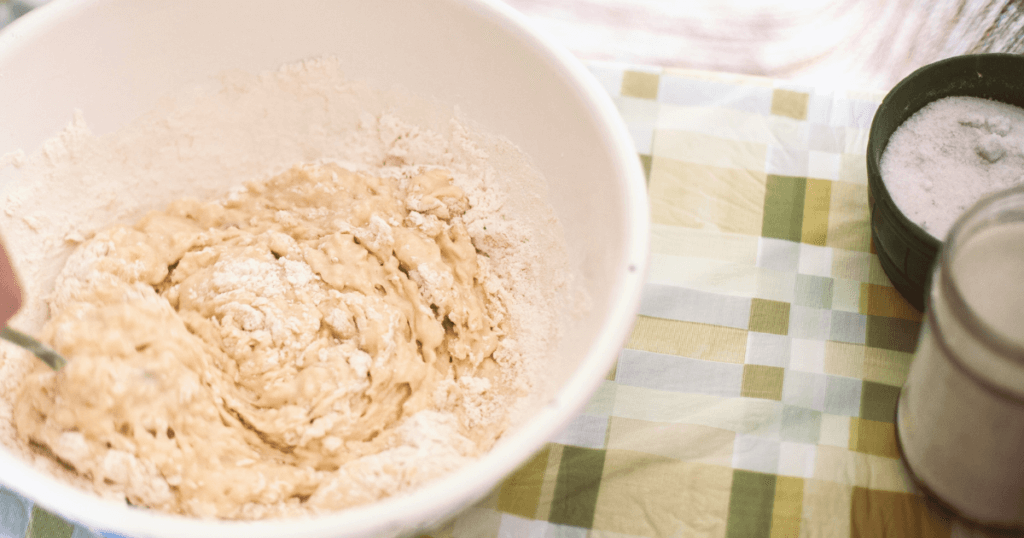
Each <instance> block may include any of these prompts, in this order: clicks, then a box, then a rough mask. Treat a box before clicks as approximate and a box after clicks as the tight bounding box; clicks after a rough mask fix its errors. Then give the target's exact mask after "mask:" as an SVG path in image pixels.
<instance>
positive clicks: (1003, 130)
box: [881, 96, 1024, 240]
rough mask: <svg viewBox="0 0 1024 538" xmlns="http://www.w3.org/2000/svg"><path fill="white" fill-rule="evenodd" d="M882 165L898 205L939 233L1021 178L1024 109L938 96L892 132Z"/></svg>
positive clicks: (1023, 172) (939, 235) (1023, 170)
mask: <svg viewBox="0 0 1024 538" xmlns="http://www.w3.org/2000/svg"><path fill="white" fill-rule="evenodd" d="M881 173H882V180H883V181H884V182H885V184H886V188H887V189H888V191H889V194H890V196H892V199H893V201H894V202H895V203H896V206H897V207H898V208H899V209H900V211H902V212H903V214H904V215H906V216H907V218H909V219H910V220H911V221H913V222H915V223H917V224H918V225H920V226H921V227H922V228H923V229H924V230H925V231H926V232H928V233H930V234H931V235H933V236H935V237H936V238H938V239H940V240H942V239H944V238H945V237H946V235H947V234H948V233H949V229H950V227H952V225H953V222H954V221H955V220H956V219H957V217H959V216H960V215H961V214H962V213H963V212H964V211H966V210H967V208H969V207H970V206H972V205H973V204H974V203H975V202H977V201H978V200H979V199H980V198H982V197H983V196H985V195H986V194H989V193H992V192H995V191H998V190H1002V189H1006V188H1009V187H1012V186H1015V185H1020V184H1022V183H1024V109H1021V108H1019V107H1015V106H1012V105H1008V104H1006V103H1002V102H999V101H992V100H988V99H981V98H978V97H963V96H954V97H946V98H943V99H938V100H936V101H933V102H931V103H929V104H928V105H926V106H925V107H924V108H922V109H921V110H919V111H917V112H916V113H915V114H914V115H913V116H911V117H910V118H909V119H907V121H905V122H904V123H903V124H902V125H900V127H899V128H898V129H896V131H895V132H894V133H893V135H892V137H890V138H889V144H888V145H887V146H886V148H885V152H884V153H883V154H882V162H881Z"/></svg>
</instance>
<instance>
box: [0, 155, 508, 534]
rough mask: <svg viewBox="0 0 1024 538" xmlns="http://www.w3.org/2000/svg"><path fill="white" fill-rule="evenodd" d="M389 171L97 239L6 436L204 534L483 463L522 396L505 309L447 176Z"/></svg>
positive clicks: (66, 293) (205, 207)
mask: <svg viewBox="0 0 1024 538" xmlns="http://www.w3.org/2000/svg"><path fill="white" fill-rule="evenodd" d="M388 172H389V173H388V174H384V175H383V176H378V175H370V174H368V173H357V172H352V171H349V170H346V169H344V168H342V167H340V166H338V165H336V164H329V163H325V164H306V165H300V166H296V167H295V168H293V169H292V170H290V171H288V172H286V173H284V174H282V175H280V176H277V177H275V178H273V179H271V180H270V181H268V182H265V183H253V184H249V185H247V186H246V188H245V189H244V190H240V191H236V192H235V193H233V194H232V196H230V197H229V198H227V199H225V200H222V201H217V202H208V203H202V202H198V201H194V200H181V201H177V202H174V203H172V204H171V205H170V206H169V208H168V209H167V210H166V211H162V212H154V213H151V214H149V215H148V216H146V217H145V218H143V219H142V220H141V221H140V222H139V223H137V224H136V225H134V226H132V227H123V226H118V227H113V228H110V229H108V230H105V231H102V232H100V233H98V234H97V235H96V236H95V237H94V238H92V239H91V240H89V241H88V242H86V243H85V244H84V245H82V247H81V248H79V249H78V250H77V251H76V252H75V254H73V255H72V257H71V259H70V260H69V261H68V264H67V265H66V267H65V269H64V271H63V273H62V274H61V275H60V276H59V277H58V280H57V285H56V289H55V292H54V296H53V299H52V300H51V318H50V320H49V321H48V322H47V324H46V326H45V328H44V330H43V337H44V338H45V339H47V340H49V341H51V342H52V343H53V345H54V346H55V348H56V349H57V350H58V351H59V352H61V353H62V354H64V355H65V356H67V357H68V358H69V359H70V363H69V364H68V366H67V367H66V368H65V369H64V370H63V371H62V372H61V373H60V374H57V375H55V374H54V373H53V372H50V371H47V370H46V368H45V367H38V368H37V369H36V370H35V371H34V372H33V373H32V374H30V375H29V376H28V378H27V382H26V383H25V385H24V387H23V389H22V391H21V395H20V397H19V399H18V401H17V403H16V406H15V424H16V427H17V429H18V431H19V433H20V435H22V436H24V438H25V439H26V440H28V441H30V442H32V443H34V444H36V445H38V446H40V447H45V450H48V451H49V452H51V453H52V454H53V455H54V456H55V457H56V458H57V459H59V461H61V462H63V463H64V464H66V465H68V466H69V467H71V468H73V469H74V471H75V472H76V473H78V474H80V475H83V476H85V477H86V478H89V479H91V480H92V481H93V482H94V483H95V484H96V485H97V487H105V488H107V489H111V488H113V489H123V491H124V494H125V495H126V496H127V499H128V500H129V501H130V502H132V503H134V504H140V505H144V506H149V507H152V508H157V509H160V510H165V511H170V512H177V513H184V514H189V515H196V516H215V517H220V518H252V517H265V516H268V515H275V514H280V513H288V512H289V511H295V510H298V509H300V508H308V509H312V510H314V511H319V510H325V511H326V510H336V509H339V508H343V507H347V506H351V505H355V504H360V503H365V502H369V501H373V500H376V499H377V498H379V497H381V496H382V495H384V494H388V493H392V492H394V491H397V490H400V489H402V488H403V487H406V486H408V485H409V484H415V483H419V482H422V481H423V480H425V479H428V478H431V473H435V474H436V473H438V472H442V471H447V470H451V469H452V468H454V467H456V466H457V465H459V464H462V463H464V462H465V461H466V459H467V458H472V457H475V456H478V455H480V454H481V453H482V452H484V451H486V450H487V449H488V448H490V446H491V445H492V444H493V443H494V441H495V439H496V438H497V437H498V435H499V434H500V433H502V431H503V429H504V428H505V424H506V418H507V417H506V416H505V415H504V413H501V412H500V410H501V409H502V408H504V407H508V406H509V405H510V404H511V402H512V399H513V398H516V397H519V396H522V394H514V393H513V391H510V390H507V389H503V387H506V386H511V385H512V384H511V383H508V382H505V381H503V376H504V377H508V376H510V375H512V374H511V370H510V368H509V362H510V361H512V360H513V355H512V354H511V353H510V352H509V351H508V349H506V347H505V345H504V344H505V341H506V340H505V336H506V334H507V322H506V317H507V310H506V307H505V302H506V301H505V299H504V298H503V297H504V295H505V294H506V291H505V290H504V289H503V287H502V286H501V283H500V282H499V281H498V280H497V279H496V278H494V277H492V275H491V272H490V271H489V264H488V258H487V257H486V256H481V255H478V253H477V251H476V248H475V247H474V246H473V243H472V242H471V240H470V237H469V234H468V232H467V230H466V226H465V224H464V222H463V219H462V216H463V214H464V213H465V211H466V210H467V209H468V208H469V201H468V200H467V197H466V196H465V194H464V193H463V191H462V190H461V189H459V188H458V187H455V186H453V185H452V180H451V176H450V174H449V173H448V172H446V171H445V170H443V169H438V168H430V169H423V168H417V167H403V168H401V169H398V170H390V171H388ZM506 381H507V380H506ZM470 400H479V401H478V402H477V403H474V404H470ZM480 402H483V403H486V404H489V405H488V406H489V412H488V413H481V412H480V411H479V408H480ZM424 443H426V444H432V445H433V447H432V448H431V450H428V451H415V450H411V449H410V446H415V445H421V444H424ZM389 451H390V452H397V453H399V454H400V455H402V456H403V457H400V458H394V457H392V458H389V459H388V461H389V462H390V464H391V465H392V468H380V464H381V458H380V455H381V454H382V453H386V452H389ZM403 451H404V452H403ZM417 454H418V455H419V459H422V458H423V457H428V458H431V459H432V460H434V461H432V462H429V463H430V464H429V465H427V463H428V462H424V461H418V459H417ZM438 462H442V465H440V466H439V465H438ZM381 474H386V475H388V476H390V477H391V481H389V482H387V481H386V482H381V481H380V480H379V477H380V475H381ZM370 478H372V480H370Z"/></svg>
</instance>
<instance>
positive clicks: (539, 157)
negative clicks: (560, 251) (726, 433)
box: [0, 0, 649, 538]
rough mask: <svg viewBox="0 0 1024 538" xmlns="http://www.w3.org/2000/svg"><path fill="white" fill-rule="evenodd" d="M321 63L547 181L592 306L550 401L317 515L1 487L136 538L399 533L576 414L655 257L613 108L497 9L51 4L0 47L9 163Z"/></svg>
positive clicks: (50, 484) (11, 471)
mask: <svg viewBox="0 0 1024 538" xmlns="http://www.w3.org/2000/svg"><path fill="white" fill-rule="evenodd" d="M325 54H329V55H333V56H336V57H337V58H338V59H339V60H340V61H341V64H342V67H343V69H344V70H345V72H346V73H348V74H350V75H351V76H352V77H354V78H359V79H366V80H368V81H370V82H371V83H374V84H376V85H380V86H382V87H391V86H399V87H403V88H407V89H410V90H413V91H415V93H417V94H419V95H420V96H422V97H426V98H432V99H435V100H437V101H438V102H440V103H441V104H442V105H449V106H457V107H459V109H460V110H461V111H462V112H463V113H464V114H465V116H467V117H468V118H470V119H472V120H475V121H476V122H477V123H478V124H479V125H480V127H482V128H483V129H485V130H486V131H488V132H490V133H494V134H498V135H501V136H504V137H506V138H508V139H509V140H510V141H512V142H513V143H514V144H516V145H518V146H519V147H520V148H521V149H522V150H523V151H524V152H525V153H526V154H527V155H528V156H529V157H530V158H531V159H532V162H533V165H534V166H535V167H536V168H537V169H538V170H539V171H540V172H541V173H542V174H544V175H545V176H546V178H547V180H548V182H549V187H550V190H549V192H548V201H549V202H550V204H551V205H552V206H553V208H554V209H555V212H556V213H557V215H558V217H559V218H560V220H561V222H562V224H563V226H564V228H565V234H566V239H567V241H568V243H569V245H570V251H571V252H572V253H573V256H575V257H577V259H579V260H582V263H581V266H582V267H583V284H584V286H585V288H586V290H587V292H589V294H590V297H591V299H592V309H591V310H590V311H589V313H588V314H586V315H585V316H584V317H583V318H582V319H581V320H579V322H576V323H574V324H573V325H572V326H571V327H569V330H568V331H567V334H565V337H564V340H563V342H562V343H561V347H560V350H561V360H562V362H560V363H559V364H555V365H552V368H551V369H550V375H551V376H552V377H553V379H554V380H555V382H556V386H557V387H558V390H557V393H556V394H555V395H554V397H552V399H551V400H550V402H548V403H547V405H545V406H544V407H543V408H542V409H541V410H540V411H539V412H538V413H537V414H536V416H534V417H533V418H532V419H530V420H529V421H528V422H527V424H526V425H525V426H523V427H522V428H520V429H519V430H517V431H515V432H513V433H512V434H511V435H508V436H506V437H505V438H503V439H502V440H501V441H500V442H499V444H498V445H497V446H495V448H494V449H493V450H492V451H491V452H490V453H489V454H488V455H486V456H485V457H484V458H482V459H481V460H479V461H478V462H476V463H473V464H471V465H469V466H468V467H466V468H463V469H462V470H460V471H458V472H456V473H454V474H452V475H449V476H447V477H445V478H443V479H440V480H438V481H435V482H431V483H429V484H427V485H425V486H424V487H422V488H420V489H418V490H416V491H414V492H413V493H411V494H408V495H404V496H400V497H395V498H390V499H387V500H384V501H382V502H378V503H375V504H372V505H369V506H365V507H359V508H354V509H350V510H346V511H342V512H339V513H336V514H332V515H329V516H324V517H317V518H313V519H302V520H270V521H259V522H224V521H204V520H197V519H188V518H183V517H174V516H169V515H164V514H159V513H154V512H152V511H146V510H140V509H135V508H132V507H129V506H124V505H119V504H116V503H110V502H107V501H103V500H101V499H99V498H97V497H95V496H93V495H90V494H87V493H85V492H83V491H79V490H77V489H74V488H72V487H69V486H66V485H64V484H62V483H59V482H58V481H56V480H54V479H52V478H50V477H49V476H46V475H44V474H42V473H40V472H39V471H37V470H35V469H33V468H32V467H30V466H28V465H26V464H25V463H24V462H23V461H21V460H20V459H19V458H17V457H15V456H14V455H13V454H11V453H9V452H7V451H6V450H0V481H2V482H3V483H4V484H6V485H7V486H8V487H10V488H12V489H14V490H16V491H18V492H20V493H22V494H24V495H26V496H28V497H30V498H32V499H33V500H35V501H36V502H38V503H39V504H41V505H43V506H45V507H46V508H48V509H51V510H53V511H55V512H57V513H60V514H62V515H64V516H66V517H68V518H70V519H72V520H75V521H78V522H81V523H83V524H85V525H87V526H89V527H92V528H95V529H97V530H100V531H107V532H114V533H118V534H121V535H125V536H133V537H181V536H188V537H193V538H199V537H211V538H212V537H216V538H229V537H246V538H256V537H263V536H265V537H269V536H288V537H291V538H302V537H328V536H330V537H369V536H374V537H392V536H402V535H407V534H411V533H413V532H415V531H416V530H420V529H425V528H428V527H430V526H432V525H436V524H438V523H441V522H443V521H444V520H445V519H447V518H450V517H451V516H453V515H454V514H456V513H457V512H458V511H459V510H461V509H463V508H465V507H467V506H468V505H470V504H471V503H473V502H474V501H477V500H479V499H480V498H482V497H483V496H484V495H486V494H487V493H488V492H489V491H490V490H491V489H492V488H493V487H494V486H495V485H497V484H498V483H499V481H500V480H501V479H502V478H503V477H505V476H506V475H508V474H509V473H510V472H511V471H513V470H514V469H515V468H516V467H517V466H518V465H520V464H521V463H523V462H524V461H525V460H526V459H527V458H528V457H529V456H530V455H531V454H533V453H534V452H536V451H537V450H539V449H540V448H541V447H542V446H543V445H544V443H546V442H547V441H550V440H551V439H553V438H554V437H555V436H556V435H557V433H558V432H559V431H560V430H561V429H562V428H564V427H565V425H566V424H567V423H568V422H569V421H570V420H571V419H572V417H573V416H574V415H576V414H577V413H578V412H579V411H580V410H581V409H582V407H583V405H584V404H585V403H586V401H587V399H588V398H589V397H590V396H591V395H592V394H593V392H594V391H595V390H596V388H597V387H598V385H599V384H600V383H601V380H602V379H603V378H604V376H605V374H606V372H607V371H608V369H609V368H610V366H611V365H612V363H613V361H614V360H615V357H616V355H617V352H618V350H619V348H620V347H621V345H622V344H623V342H624V341H625V338H626V337H627V335H628V332H629V330H630V328H631V326H632V321H633V318H634V315H635V313H636V310H637V307H638V303H639V298H640V292H641V286H642V281H643V275H644V270H645V266H646V260H647V247H648V230H649V225H648V218H649V217H648V209H647V198H646V191H645V186H644V181H643V177H642V172H641V169H640V166H639V163H638V159H637V156H636V153H635V150H634V148H633V145H632V142H631V140H630V138H629V135H628V133H627V131H626V129H625V127H624V125H623V123H622V121H621V119H620V117H619V116H618V113H617V112H616V110H615V108H614V106H613V104H612V102H611V100H610V99H609V98H608V97H607V96H606V95H605V93H604V91H603V90H602V88H601V87H600V86H599V85H598V84H597V82H596V81H595V80H594V79H593V78H592V77H591V76H590V74H589V73H588V72H587V71H586V69H585V68H584V67H583V66H582V65H581V64H580V63H579V62H578V61H577V60H576V59H574V58H573V57H571V56H570V55H569V54H568V53H567V52H565V51H564V50H563V49H560V48H558V47H556V46H552V45H551V44H550V43H549V42H547V41H545V40H544V39H543V38H542V37H541V36H539V35H537V34H536V33H534V32H533V31H531V30H530V29H529V27H528V25H527V23H526V21H525V20H524V18H523V17H522V16H521V15H519V14H518V13H516V12H514V11H513V10H512V9H510V8H508V7H507V6H505V5H504V4H501V3H500V2H498V1H496V0H346V1H331V0H321V1H315V0H302V1H297V2H281V1H280V0H217V1H215V2H210V1H208V0H57V1H55V2H53V3H50V4H47V5H45V6H43V7H41V8H39V9H38V10H36V11H34V12H32V13H30V14H28V15H27V16H26V17H24V18H23V19H19V20H18V21H16V22H15V23H14V24H12V25H11V26H10V27H8V28H7V29H5V30H4V32H3V33H2V34H0V96H3V99H4V103H5V105H4V106H3V107H0V153H3V152H7V151H10V150H13V149H17V148H23V149H25V150H26V151H30V152H31V151H32V150H34V149H36V148H38V147H39V145H40V144H41V143H42V142H43V141H44V140H45V139H47V138H49V137H50V136H52V135H53V134H54V133H56V132H57V131H58V130H60V129H61V128H62V127H63V126H64V125H65V124H66V123H67V122H68V121H69V119H70V117H71V113H72V110H73V109H75V108H79V109H82V110H83V111H84V113H85V116H86V117H87V118H88V119H89V121H90V124H91V126H92V127H93V129H94V130H96V131H98V132H104V131H110V130H112V129H115V128H117V127H118V126H120V125H123V124H124V123H126V122H127V121H130V120H132V119H134V118H136V117H137V116H139V115H140V114H142V113H143V112H145V111H147V110H148V109H150V108H151V107H152V106H153V105H154V104H155V103H156V102H157V99H158V98H159V97H160V96H162V95H165V94H166V93H167V92H168V91H169V90H172V89H174V88H179V87H182V86H183V85H185V84H186V83H191V82H193V81H196V80H200V79H204V78H206V77H211V76H213V75H215V74H217V73H219V72H222V71H224V70H226V69H241V70H245V71H249V72H254V73H255V72H259V71H263V70H267V69H274V68H277V67H278V66H280V65H282V64H285V63H289V62H293V61H297V60H301V59H304V58H310V57H317V56H322V55H325Z"/></svg>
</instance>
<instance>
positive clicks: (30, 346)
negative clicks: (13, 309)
mask: <svg viewBox="0 0 1024 538" xmlns="http://www.w3.org/2000/svg"><path fill="white" fill-rule="evenodd" d="M0 338H3V339H4V340H7V341H8V342H11V343H12V344H15V345H18V346H21V347H23V348H25V349H27V350H28V351H30V352H31V353H32V354H33V355H35V356H36V357H39V359H40V360H41V361H43V362H45V363H46V364H47V366H49V367H50V368H53V370H54V371H55V372H59V371H60V369H61V368H63V367H64V365H65V364H67V363H68V361H67V360H65V359H64V357H62V356H61V354H60V353H57V352H56V351H54V350H53V349H51V348H50V346H47V345H46V344H44V343H42V342H40V341H39V340H36V339H35V338H32V337H31V336H29V335H27V334H25V333H23V332H21V331H18V330H16V329H12V328H10V327H4V328H3V329H0Z"/></svg>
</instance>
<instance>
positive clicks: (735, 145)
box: [0, 64, 964, 538]
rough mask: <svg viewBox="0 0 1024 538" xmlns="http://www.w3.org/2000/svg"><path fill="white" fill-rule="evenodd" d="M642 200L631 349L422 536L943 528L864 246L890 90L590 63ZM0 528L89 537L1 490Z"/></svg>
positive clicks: (609, 537) (910, 316)
mask: <svg viewBox="0 0 1024 538" xmlns="http://www.w3.org/2000/svg"><path fill="white" fill-rule="evenodd" d="M590 67H591V69H592V71H593V73H594V74H595V75H596V76H597V77H598V79H599V80H600V81H601V82H602V84H603V85H604V87H605V88H606V89H607V90H608V92H609V93H610V94H611V95H612V96H613V97H614V99H615V102H616V103H617V105H618V107H619V110H620V112H621V113H622V116H623V117H624V118H625V120H626V123H627V125H628V126H629V128H630V131H631V132H632V134H633V137H634V140H635V142H636V146H637V149H638V151H639V153H640V159H641V160H642V162H643V164H644V169H645V171H646V172H647V176H648V187H649V192H650V196H651V208H652V216H653V237H652V263H651V270H650V276H649V279H648V283H647V286H646V288H645V290H644V296H643V300H642V305H641V309H640V316H639V318H638V319H637V322H636V326H635V328H634V330H633V334H632V337H631V338H630V340H629V342H628V344H627V345H626V349H625V350H623V351H622V353H621V355H620V356H619V360H618V364H617V366H616V367H615V369H614V370H613V371H612V372H610V373H609V374H608V377H607V380H606V381H605V382H604V384H603V385H602V386H601V388H600V390H599V391H598V393H597V394H596V395H595V396H594V398H593V399H592V400H591V402H590V403H589V405H588V406H587V408H586V410H585V411H584V412H583V414H582V415H580V416H579V417H577V418H576V419H575V420H574V421H573V422H572V424H571V425H570V427H569V428H568V429H567V430H566V431H565V432H564V433H562V434H561V435H560V436H559V437H558V438H557V439H556V440H555V442H553V443H550V444H549V445H548V446H547V447H546V448H545V449H544V450H542V451H541V452H540V453H539V454H537V455H536V456H534V457H533V458H532V459H531V460H530V461H529V463H527V464H526V465H525V466H524V467H522V468H521V469H520V470H519V471H517V472H516V473H515V474H514V475H512V476H511V477H510V478H508V479H507V480H506V481H505V482H504V483H503V484H502V485H501V486H500V487H499V488H498V489H497V490H495V491H494V492H493V493H492V494H491V495H490V496H489V497H488V498H487V499H485V500H484V501H483V502H482V503H480V504H478V505H477V506H475V507H472V508H470V509H469V510H468V511H466V512H465V513H464V514H462V515H461V516H459V517H458V518H457V519H455V520H454V521H452V522H450V523H449V524H447V525H445V526H444V527H443V528H440V529H438V530H436V531H435V532H432V533H430V534H428V535H427V536H430V537H432V538H488V537H502V538H505V537H507V538H542V537H543V538H553V537H558V538H583V537H591V538H639V537H644V538H671V537H680V538H681V537H690V536H707V537H730V538H731V537H770V538H778V537H789V536H792V537H798V536H800V537H844V536H858V537H900V536H908V537H909V536H915V537H916V536H927V537H932V536H936V537H938V536H943V537H944V536H950V535H951V534H952V535H958V534H961V533H962V532H964V530H963V529H962V528H960V527H959V524H958V523H955V522H953V521H951V520H950V519H949V518H948V517H946V516H945V515H943V514H942V513H940V512H937V511H936V510H935V508H933V507H931V506H930V505H929V504H928V503H926V502H925V501H924V499H923V498H922V497H920V496H919V495H917V494H916V493H914V489H913V486H912V485H911V483H910V481H909V479H908V476H907V474H906V472H905V470H904V468H903V467H902V465H901V463H900V460H899V457H898V454H897V449H896V444H895V430H894V426H893V418H894V412H895V404H896V396H897V394H898V392H899V387H900V386H901V384H902V383H903V382H904V380H905V378H906V374H907V368H908V365H909V363H910V359H911V354H912V352H913V349H914V346H915V342H916V339H917V332H918V328H919V326H920V322H921V314H920V313H919V312H917V311H916V310H914V309H913V308H912V307H911V306H910V305H909V304H908V303H907V302H906V301H904V300H903V298H902V297H901V296H900V295H899V294H898V293H896V291H895V290H894V289H893V288H892V287H891V285H890V284H889V281H888V280H887V278H886V277H885V275H884V273H883V272H882V269H881V267H880V266H879V264H878V260H877V258H876V256H875V255H874V254H872V251H871V241H870V230H869V222H868V208H867V185H866V183H867V180H866V171H865V158H864V153H865V148H866V145H867V136H868V127H869V125H870V123H871V119H872V116H873V114H874V111H875V108H876V106H877V104H878V103H879V102H880V101H881V98H882V95H880V94H875V93H870V94H867V93H857V92H849V91H818V90H815V89H814V88H807V87H799V86H793V85H790V84H787V83H785V82H779V81H773V80H769V79H764V78H755V77H746V76H735V75H726V74H712V73H702V72H686V71H663V70H660V69H648V68H638V67H635V66H634V67H628V66H615V65H607V64H591V65H590ZM0 516H2V517H0V521H2V525H0V535H2V536H11V537H17V538H22V537H25V536H28V537H31V538H41V537H46V538H67V537H69V536H71V537H74V538H85V537H87V536H92V534H90V533H89V532H88V531H86V530H84V529H81V528H77V527H74V526H72V525H71V524H68V523H66V522H64V521H63V520H61V519H59V518H57V517H56V516H53V515H52V514H49V513H48V512H45V511H42V510H40V509H39V508H34V507H32V505H31V503H29V502H27V501H25V500H23V499H21V498H19V497H17V496H15V495H13V494H11V493H9V492H3V493H0Z"/></svg>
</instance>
